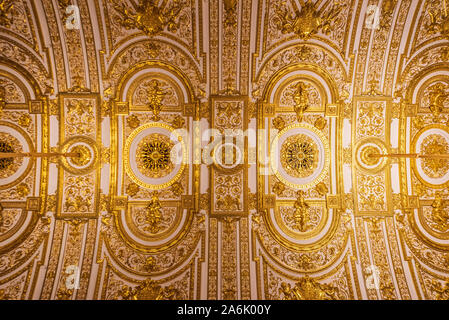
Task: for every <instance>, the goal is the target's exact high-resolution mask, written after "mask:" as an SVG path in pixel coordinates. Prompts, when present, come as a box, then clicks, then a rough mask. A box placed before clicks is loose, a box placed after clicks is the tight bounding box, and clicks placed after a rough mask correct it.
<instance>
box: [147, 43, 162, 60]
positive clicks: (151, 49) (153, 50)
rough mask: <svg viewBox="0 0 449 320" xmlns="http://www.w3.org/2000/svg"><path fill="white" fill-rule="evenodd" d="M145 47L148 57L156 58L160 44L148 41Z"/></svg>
mask: <svg viewBox="0 0 449 320" xmlns="http://www.w3.org/2000/svg"><path fill="white" fill-rule="evenodd" d="M146 48H147V51H148V54H149V55H150V57H151V58H152V59H154V58H156V57H157V55H158V54H159V51H160V49H161V46H160V45H158V44H156V43H154V42H150V43H148V44H147V45H146Z"/></svg>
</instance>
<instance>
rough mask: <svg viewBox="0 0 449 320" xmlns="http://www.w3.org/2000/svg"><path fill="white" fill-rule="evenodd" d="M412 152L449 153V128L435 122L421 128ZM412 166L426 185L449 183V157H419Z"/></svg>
mask: <svg viewBox="0 0 449 320" xmlns="http://www.w3.org/2000/svg"><path fill="white" fill-rule="evenodd" d="M412 152H413V153H418V154H423V155H435V154H449V129H448V128H447V126H444V125H441V124H434V125H430V126H427V127H425V128H423V129H421V130H420V131H419V132H418V133H417V134H416V135H415V137H414V138H413V141H412ZM412 168H413V170H414V172H415V174H416V176H417V177H418V179H419V180H420V181H421V182H422V183H423V184H424V185H426V186H428V187H433V188H443V187H445V186H447V185H449V159H442V158H417V159H413V161H412Z"/></svg>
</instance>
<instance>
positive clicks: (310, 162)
mask: <svg viewBox="0 0 449 320" xmlns="http://www.w3.org/2000/svg"><path fill="white" fill-rule="evenodd" d="M317 160H318V148H317V145H316V143H315V142H314V141H313V140H312V138H310V137H309V136H307V135H305V134H297V135H294V136H290V137H288V138H287V140H286V141H285V142H284V143H283V144H282V146H281V164H282V167H283V168H284V169H285V171H286V172H287V173H288V174H289V175H290V176H293V177H296V178H305V177H308V176H310V175H311V174H312V173H313V171H314V170H315V169H316V167H317V165H318V161H317Z"/></svg>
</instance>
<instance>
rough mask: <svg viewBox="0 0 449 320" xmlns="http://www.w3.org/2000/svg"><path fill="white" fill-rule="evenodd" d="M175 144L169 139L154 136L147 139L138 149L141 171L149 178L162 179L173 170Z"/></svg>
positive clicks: (157, 135) (158, 135)
mask: <svg viewBox="0 0 449 320" xmlns="http://www.w3.org/2000/svg"><path fill="white" fill-rule="evenodd" d="M172 147H173V143H172V142H171V141H170V140H169V139H168V137H166V136H163V135H160V134H152V135H150V136H149V137H147V138H145V139H144V140H143V141H142V142H141V143H140V145H139V147H138V149H137V162H138V166H139V169H140V170H142V173H144V174H145V175H146V176H148V177H152V178H160V177H164V176H166V175H167V174H168V173H170V171H171V170H172V169H173V164H172V162H171V160H170V154H171V149H172Z"/></svg>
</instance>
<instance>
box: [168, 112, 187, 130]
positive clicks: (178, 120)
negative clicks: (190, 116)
mask: <svg viewBox="0 0 449 320" xmlns="http://www.w3.org/2000/svg"><path fill="white" fill-rule="evenodd" d="M185 123H186V121H185V120H184V118H183V117H181V116H180V115H177V116H176V117H175V118H174V119H173V121H172V122H171V125H172V127H173V128H175V129H181V128H183V127H184V125H185Z"/></svg>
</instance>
